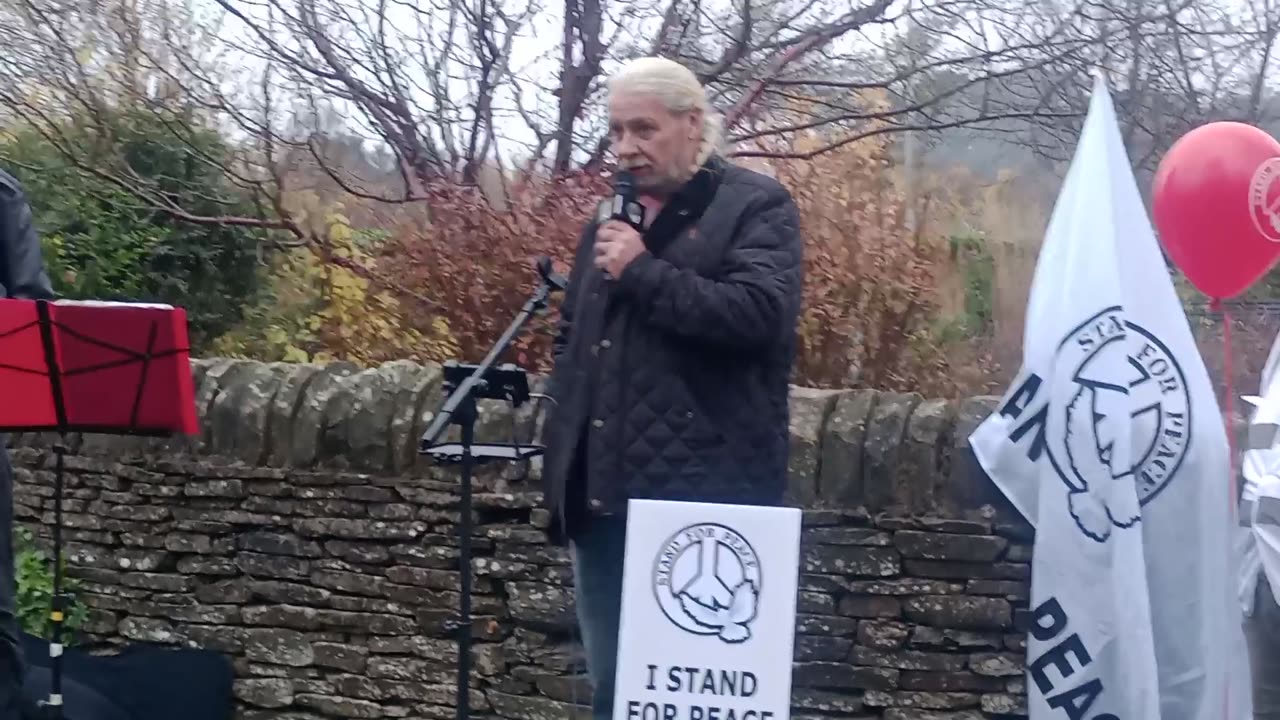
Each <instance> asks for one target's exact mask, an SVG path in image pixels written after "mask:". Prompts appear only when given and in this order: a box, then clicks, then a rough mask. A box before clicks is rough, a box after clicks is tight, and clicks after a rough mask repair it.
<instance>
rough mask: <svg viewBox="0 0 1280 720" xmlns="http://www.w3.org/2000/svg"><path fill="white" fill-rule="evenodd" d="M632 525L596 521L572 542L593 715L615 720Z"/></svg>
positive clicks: (622, 520) (618, 520) (621, 519)
mask: <svg viewBox="0 0 1280 720" xmlns="http://www.w3.org/2000/svg"><path fill="white" fill-rule="evenodd" d="M626 538H627V521H626V518H624V517H622V516H609V517H594V518H592V519H591V522H590V524H589V526H588V527H587V528H585V529H583V530H582V531H581V532H579V533H578V534H577V535H576V536H575V537H574V539H573V541H572V543H570V550H571V551H572V553H573V585H574V599H575V602H576V605H577V609H578V626H579V628H580V629H581V632H582V646H583V649H584V650H586V654H587V674H588V675H589V676H590V678H591V684H592V693H591V715H592V717H593V718H594V720H611V718H612V717H613V675H614V671H615V669H616V668H617V662H618V621H619V619H620V617H621V615H622V559H623V555H624V554H625V551H626Z"/></svg>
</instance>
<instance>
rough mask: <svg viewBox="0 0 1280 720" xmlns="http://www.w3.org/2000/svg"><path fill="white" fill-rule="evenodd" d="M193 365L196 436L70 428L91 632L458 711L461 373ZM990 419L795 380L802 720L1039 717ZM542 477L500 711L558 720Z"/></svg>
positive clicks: (495, 657) (501, 509) (76, 527)
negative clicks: (445, 392) (989, 468)
mask: <svg viewBox="0 0 1280 720" xmlns="http://www.w3.org/2000/svg"><path fill="white" fill-rule="evenodd" d="M193 372H194V375H195V380H196V387H197V404H198V408H199V411H200V414H201V419H202V428H203V432H202V434H201V435H200V436H199V437H195V438H187V439H174V440H151V439H132V438H111V437H103V436H89V435H86V436H80V437H74V438H72V439H71V441H72V442H71V449H72V453H71V455H70V456H69V457H68V458H67V467H68V471H67V472H68V474H67V493H66V496H65V497H66V500H65V503H64V509H65V524H66V527H67V528H68V529H67V531H66V538H67V541H68V542H67V550H68V553H69V561H70V567H71V574H72V575H73V576H74V577H75V578H77V580H78V582H79V584H80V593H79V599H80V600H81V601H82V602H83V603H85V604H86V605H87V606H88V608H89V609H90V613H89V621H88V623H87V625H86V626H85V628H84V633H83V634H84V637H83V638H81V640H82V641H84V642H95V643H134V642H154V643H162V644H184V645H190V646H200V647H205V648H210V649H214V650H218V651H221V652H224V653H226V654H227V655H228V656H229V657H231V658H232V659H233V661H234V664H235V668H236V674H237V678H238V679H237V681H236V683H237V684H236V693H237V697H238V702H239V704H240V707H241V716H242V717H244V718H246V719H256V718H263V719H265V718H271V719H273V720H276V719H280V720H283V719H284V718H289V719H298V720H301V719H313V718H383V717H386V718H430V719H438V720H448V719H450V718H452V717H453V709H452V705H453V699H454V686H453V682H454V669H453V668H454V662H455V652H456V644H455V643H454V642H453V641H452V640H451V639H449V637H448V634H447V632H446V628H445V626H446V623H447V621H448V620H449V619H450V617H451V614H452V609H453V608H454V607H456V604H457V601H458V587H459V571H458V543H457V540H456V537H455V534H456V527H457V523H458V522H459V519H460V514H459V507H458V498H457V494H456V481H455V479H454V477H453V476H452V475H451V473H450V471H449V470H448V469H446V468H440V467H434V466H432V465H431V463H430V462H428V461H426V460H424V459H422V458H419V457H418V454H417V452H416V445H417V438H418V436H419V435H420V434H421V433H422V431H423V429H424V428H425V426H426V424H427V423H428V422H429V421H430V419H431V417H432V411H433V410H434V409H436V408H437V407H438V406H439V403H440V401H441V397H440V378H441V372H440V368H439V367H431V366H419V365H414V364H410V363H390V364H388V365H384V366H382V367H380V368H377V369H372V370H359V369H357V368H355V367H351V366H347V365H342V364H334V365H328V366H323V367H320V366H311V365H291V364H264V363H256V362H248V361H236V360H227V359H212V360H199V361H195V362H193ZM994 403H995V399H994V398H975V399H972V400H966V401H960V402H944V401H938V400H930V399H927V398H922V397H919V396H915V395H909V394H893V393H881V392H874V391H866V390H860V391H817V390H812V389H805V388H796V389H795V390H794V392H793V395H792V408H793V413H792V416H793V417H792V427H791V438H792V442H791V449H792V457H791V478H790V495H791V500H792V502H794V503H795V504H797V505H799V506H801V507H803V508H804V509H805V514H804V523H805V529H804V542H803V549H802V564H803V567H802V576H801V578H802V579H801V591H800V598H799V603H800V604H799V612H800V616H799V618H798V621H797V630H798V635H797V640H796V650H795V652H796V664H795V676H794V687H795V691H794V714H795V716H796V717H797V718H850V719H852V718H883V719H884V720H942V719H944V718H946V719H950V720H980V719H983V718H999V717H1006V716H1018V715H1024V714H1025V710H1024V705H1025V703H1024V697H1025V687H1024V680H1023V677H1024V675H1023V672H1022V667H1023V654H1024V635H1025V632H1026V629H1027V622H1028V611H1027V597H1028V580H1029V577H1030V566H1029V561H1030V554H1031V553H1030V541H1031V532H1030V529H1029V528H1028V527H1027V526H1026V525H1025V523H1022V522H1021V521H1020V519H1019V518H1017V516H1016V514H1015V513H1013V511H1012V510H1011V509H1010V508H1009V507H1008V506H1007V505H1005V504H1004V503H1003V502H1002V499H1001V498H1000V496H999V494H998V492H997V491H996V490H995V489H994V487H992V486H991V484H990V482H989V481H988V480H986V478H985V477H983V475H982V473H981V471H980V470H978V469H977V468H976V467H975V465H974V463H973V459H972V457H971V455H970V453H969V452H968V450H967V446H966V444H965V438H966V437H967V435H968V433H969V431H970V430H971V429H972V428H973V427H974V425H975V424H976V423H977V422H979V421H980V420H981V418H983V417H985V415H986V414H987V413H989V412H990V410H991V409H992V407H993V406H994ZM531 410H532V409H531V408H526V409H524V410H522V411H521V412H520V413H517V414H515V415H512V414H511V413H509V412H504V411H503V409H502V408H501V407H500V406H498V405H497V404H495V403H486V404H485V406H484V408H483V415H482V419H481V425H480V435H481V436H482V438H484V437H490V438H510V437H511V436H512V433H513V432H514V433H516V435H517V436H518V437H519V438H520V439H522V440H527V439H528V438H529V437H530V434H531V433H533V432H535V431H536V429H537V428H536V426H535V424H534V423H533V421H532V419H531V418H532V417H533V416H534V414H533V413H532V412H531ZM51 440H52V438H50V437H48V436H43V435H31V434H28V435H22V436H16V437H11V438H9V444H10V446H11V447H12V448H13V450H12V452H13V458H14V460H15V465H16V473H17V486H16V489H15V494H16V498H15V501H16V509H15V512H16V515H17V518H18V521H19V522H20V523H21V524H23V525H26V526H27V527H30V528H31V529H33V530H34V531H35V532H36V533H37V534H38V535H40V537H41V538H43V539H44V540H45V541H47V538H48V536H49V527H50V525H51V524H52V522H53V503H52V496H53V474H52V468H53V456H52V453H51V450H50V448H51V445H50V442H51ZM537 474H538V467H537V465H536V464H534V465H533V466H531V467H528V468H520V467H517V468H504V469H488V470H486V471H485V472H483V473H481V476H480V477H479V478H477V480H476V493H477V495H476V497H475V509H474V513H473V517H472V522H473V523H474V528H475V529H474V533H473V538H474V548H475V553H476V557H475V558H474V562H473V570H474V573H475V593H476V596H475V600H474V602H475V615H476V617H475V620H474V623H473V633H474V636H475V637H476V646H475V648H474V651H473V661H474V673H473V676H472V681H471V684H472V686H473V687H474V691H473V692H472V695H471V698H472V700H471V702H472V705H473V706H474V707H473V710H474V711H475V713H477V714H478V716H487V717H496V718H511V719H512V720H560V719H561V718H565V717H571V716H574V715H575V713H578V714H581V707H580V706H581V704H582V703H584V702H585V699H586V698H587V696H588V690H589V687H588V683H587V681H586V679H585V676H584V674H583V673H584V670H583V661H582V654H581V649H580V645H579V644H578V643H577V642H576V640H575V636H574V635H575V634H574V614H573V589H572V573H571V570H570V565H569V560H568V556H567V554H566V552H565V551H564V550H563V549H562V548H558V547H555V546H553V545H550V544H549V543H548V541H547V535H546V532H545V528H546V527H547V525H548V521H549V516H548V514H547V512H546V511H545V510H544V509H542V508H541V507H540V495H539V493H538V492H537V481H536V478H537Z"/></svg>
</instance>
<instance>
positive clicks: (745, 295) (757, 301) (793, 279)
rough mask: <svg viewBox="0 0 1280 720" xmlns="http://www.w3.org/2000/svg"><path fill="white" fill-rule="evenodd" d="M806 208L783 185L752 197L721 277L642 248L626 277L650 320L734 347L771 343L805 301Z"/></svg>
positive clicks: (628, 291) (624, 286)
mask: <svg viewBox="0 0 1280 720" xmlns="http://www.w3.org/2000/svg"><path fill="white" fill-rule="evenodd" d="M802 259H803V251H802V242H801V239H800V213H799V211H798V210H797V209H796V206H795V203H794V202H793V201H792V199H791V195H790V194H789V193H788V192H787V191H786V190H785V189H783V188H782V187H781V186H776V187H774V188H772V189H770V190H767V191H762V192H760V194H759V195H758V196H757V197H756V198H755V199H754V200H753V201H752V202H750V203H749V204H748V205H747V208H746V210H745V213H744V216H743V217H742V219H741V223H740V226H739V228H738V231H737V233H736V234H735V237H734V240H733V241H732V243H731V244H730V247H729V249H728V252H727V253H726V255H725V258H724V260H723V263H722V264H721V269H722V271H721V273H720V274H719V275H718V276H717V277H715V278H709V277H704V276H702V275H699V274H698V273H696V272H694V271H693V270H691V269H687V268H678V267H676V266H674V265H672V264H671V263H669V262H667V261H665V260H662V259H659V258H657V257H654V256H653V255H651V254H650V253H648V252H644V253H641V254H640V256H638V257H637V258H636V259H635V260H633V261H632V262H631V264H630V265H628V266H627V269H626V270H624V271H623V272H622V277H621V278H619V280H618V283H619V290H620V291H622V292H623V293H624V294H625V295H626V296H627V297H629V298H630V299H631V301H632V302H637V303H640V304H641V305H642V306H643V307H644V308H645V310H644V312H645V315H646V316H647V318H648V321H649V322H650V323H652V324H653V325H655V326H657V327H660V328H663V329H664V330H667V331H668V332H672V333H675V334H677V335H680V336H683V337H686V338H690V339H695V340H701V341H704V342H711V343H714V344H717V345H720V346H723V347H728V348H731V349H754V348H759V347H763V346H767V345H769V344H771V343H774V342H776V341H778V340H779V339H781V338H783V337H785V336H786V335H787V334H788V333H790V332H791V331H792V328H793V327H794V324H795V322H796V318H797V316H798V314H799V309H800V300H801V297H800V293H801V276H802V272H803V268H802V265H801V263H802Z"/></svg>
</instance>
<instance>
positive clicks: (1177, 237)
mask: <svg viewBox="0 0 1280 720" xmlns="http://www.w3.org/2000/svg"><path fill="white" fill-rule="evenodd" d="M1152 194H1153V204H1154V210H1155V224H1156V227H1157V228H1158V229H1159V231H1160V242H1161V243H1162V244H1163V245H1164V247H1165V250H1166V251H1167V252H1168V253H1169V257H1170V258H1171V259H1172V260H1173V262H1174V264H1175V265H1177V266H1178V268H1180V269H1181V270H1182V272H1183V273H1185V274H1186V276H1187V279H1189V280H1190V281H1191V282H1192V284H1194V285H1195V286H1196V287H1198V288H1200V290H1201V292H1203V293H1204V294H1205V295H1208V296H1209V297H1211V298H1216V299H1220V300H1225V299H1227V298H1231V297H1235V296H1236V295H1239V294H1240V293H1242V292H1244V291H1245V290H1247V289H1248V288H1249V286H1250V285H1252V284H1253V283H1255V282H1257V281H1258V279H1259V278H1261V277H1262V276H1263V275H1265V274H1266V273H1267V271H1268V270H1270V269H1271V268H1272V266H1274V265H1275V264H1276V261H1277V259H1280V142H1277V141H1276V140H1275V138H1273V137H1271V136H1270V135H1268V134H1267V133H1265V132H1263V131H1262V130H1260V129H1258V128H1256V127H1253V126H1252V125H1245V124H1244V123H1237V122H1215V123H1209V124H1207V125H1202V126H1200V127H1198V128H1196V129H1194V130H1192V131H1191V132H1189V133H1187V134H1186V135H1184V136H1182V137H1181V138H1179V139H1178V141H1177V142H1176V143H1174V145H1173V147H1172V148H1170V149H1169V153H1168V154H1167V155H1165V157H1164V159H1163V160H1161V162H1160V167H1159V169H1158V170H1157V171H1156V177H1155V183H1154V186H1153V191H1152Z"/></svg>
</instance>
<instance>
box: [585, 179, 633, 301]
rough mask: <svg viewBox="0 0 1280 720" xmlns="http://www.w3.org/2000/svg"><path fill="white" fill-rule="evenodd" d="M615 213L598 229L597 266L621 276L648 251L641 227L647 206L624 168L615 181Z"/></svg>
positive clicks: (612, 276) (616, 277)
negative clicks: (634, 261)
mask: <svg viewBox="0 0 1280 720" xmlns="http://www.w3.org/2000/svg"><path fill="white" fill-rule="evenodd" d="M611 202H612V205H613V208H612V213H611V214H610V217H609V219H608V220H606V221H605V222H604V223H603V224H601V225H600V228H599V229H598V230H597V231H596V241H595V266H596V267H597V268H599V269H600V270H601V271H602V272H604V274H605V275H606V276H607V277H610V278H613V279H615V280H616V279H618V278H620V277H622V271H623V270H626V269H627V266H628V265H630V264H631V261H632V260H635V259H636V258H637V257H639V256H640V254H641V253H643V252H644V251H645V245H644V239H643V238H642V237H641V236H640V229H641V228H643V227H644V206H643V205H641V204H640V201H639V200H638V199H637V198H636V191H635V181H634V179H633V178H632V177H631V173H629V172H627V171H625V170H624V171H621V172H619V173H618V179H617V181H616V182H615V183H614V190H613V199H612V201H611Z"/></svg>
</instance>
